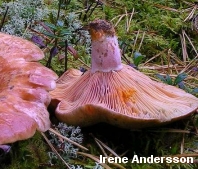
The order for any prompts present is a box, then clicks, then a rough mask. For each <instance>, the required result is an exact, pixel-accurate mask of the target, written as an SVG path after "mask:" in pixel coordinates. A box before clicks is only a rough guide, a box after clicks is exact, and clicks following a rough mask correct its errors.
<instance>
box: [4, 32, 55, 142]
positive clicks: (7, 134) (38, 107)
mask: <svg viewBox="0 0 198 169" xmlns="http://www.w3.org/2000/svg"><path fill="white" fill-rule="evenodd" d="M43 57H44V54H43V52H42V51H41V50H40V49H39V48H38V47H37V46H35V45H34V44H32V43H31V42H29V41H27V40H24V39H22V38H19V37H15V36H10V35H6V34H3V33H0V64H1V67H0V81H1V83H0V144H5V143H11V142H14V141H17V140H23V139H27V138H29V137H31V136H33V135H34V133H35V131H36V130H39V131H46V130H47V129H49V127H50V120H49V113H48V111H47V109H46V107H47V106H48V105H49V103H50V101H51V98H50V95H49V93H48V91H50V90H53V89H54V88H55V86H56V84H55V80H56V79H57V75H56V74H55V73H54V72H52V71H51V70H49V69H47V68H46V67H44V66H43V65H41V64H40V63H38V62H31V61H37V60H38V59H41V58H43Z"/></svg>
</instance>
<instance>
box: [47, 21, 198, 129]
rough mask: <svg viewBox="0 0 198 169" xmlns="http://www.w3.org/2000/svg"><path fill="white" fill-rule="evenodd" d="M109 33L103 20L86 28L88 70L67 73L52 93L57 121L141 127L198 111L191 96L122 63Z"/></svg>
mask: <svg viewBox="0 0 198 169" xmlns="http://www.w3.org/2000/svg"><path fill="white" fill-rule="evenodd" d="M112 29H113V27H112V25H111V24H110V23H108V22H106V21H104V20H96V21H94V22H92V23H91V24H90V25H89V30H90V34H91V38H92V52H91V58H92V62H91V69H90V70H88V71H87V72H85V73H84V74H83V75H82V73H80V71H79V72H78V73H76V76H75V77H73V76H72V75H71V74H70V72H71V70H69V71H67V72H66V73H65V74H64V75H63V76H62V77H61V78H60V81H59V80H58V81H57V87H56V89H55V90H54V91H52V92H50V95H51V97H52V99H57V100H59V101H60V103H59V104H58V106H57V108H56V116H57V118H58V119H59V120H61V121H64V122H66V123H67V124H70V125H79V126H88V125H92V124H95V123H99V122H106V123H110V124H112V125H116V126H119V127H123V128H142V127H147V126H155V125H160V124H164V123H168V122H171V121H175V120H178V119H181V118H183V117H185V116H187V115H189V114H191V113H192V112H194V111H195V110H196V109H197V108H198V98H196V97H195V96H193V95H191V94H189V93H186V92H185V91H183V90H181V89H178V88H177V87H174V86H170V85H166V84H163V83H160V82H156V81H153V80H151V79H150V78H149V77H147V76H146V75H144V74H143V73H141V72H139V71H137V70H135V69H134V68H132V67H130V66H127V65H124V64H122V63H121V54H120V49H119V46H118V41H117V37H116V36H115V33H114V31H113V30H112ZM99 35H100V36H99ZM76 71H77V70H76ZM71 76H72V77H73V78H71V79H70V77H71Z"/></svg>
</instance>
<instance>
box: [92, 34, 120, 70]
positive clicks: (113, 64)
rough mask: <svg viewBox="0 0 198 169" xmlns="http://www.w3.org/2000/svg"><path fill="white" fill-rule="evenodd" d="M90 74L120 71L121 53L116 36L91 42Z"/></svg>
mask: <svg viewBox="0 0 198 169" xmlns="http://www.w3.org/2000/svg"><path fill="white" fill-rule="evenodd" d="M91 59H92V60H91V72H92V73H95V72H97V71H100V72H110V71H115V70H121V69H122V64H121V52H120V48H119V45H118V40H117V37H116V36H113V37H112V36H109V37H107V38H104V39H102V40H92V52H91Z"/></svg>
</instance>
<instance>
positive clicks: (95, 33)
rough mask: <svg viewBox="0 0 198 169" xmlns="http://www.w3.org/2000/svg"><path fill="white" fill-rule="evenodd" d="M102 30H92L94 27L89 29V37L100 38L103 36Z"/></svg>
mask: <svg viewBox="0 0 198 169" xmlns="http://www.w3.org/2000/svg"><path fill="white" fill-rule="evenodd" d="M104 34H105V33H104V31H103V30H97V31H96V30H94V29H90V35H91V39H92V40H99V39H101V38H102V36H104Z"/></svg>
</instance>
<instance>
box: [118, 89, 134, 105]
mask: <svg viewBox="0 0 198 169" xmlns="http://www.w3.org/2000/svg"><path fill="white" fill-rule="evenodd" d="M118 93H119V96H120V99H121V101H122V103H124V104H127V102H129V101H131V102H133V103H135V98H134V94H135V93H136V90H135V89H128V90H122V89H118Z"/></svg>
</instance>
